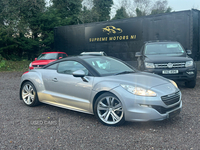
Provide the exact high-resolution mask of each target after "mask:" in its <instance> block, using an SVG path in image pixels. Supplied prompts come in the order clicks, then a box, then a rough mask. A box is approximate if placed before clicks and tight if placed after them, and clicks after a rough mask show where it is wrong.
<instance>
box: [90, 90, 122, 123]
mask: <svg viewBox="0 0 200 150" xmlns="http://www.w3.org/2000/svg"><path fill="white" fill-rule="evenodd" d="M94 114H95V116H96V117H97V118H98V120H99V121H100V122H101V123H102V124H104V125H108V126H118V125H121V124H123V123H124V122H125V119H124V112H123V106H122V103H121V101H120V100H119V99H118V98H117V97H116V96H115V95H114V94H112V93H108V92H107V93H104V94H102V95H100V96H99V97H98V98H97V100H96V102H95V106H94Z"/></svg>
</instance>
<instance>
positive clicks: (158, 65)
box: [155, 62, 185, 68]
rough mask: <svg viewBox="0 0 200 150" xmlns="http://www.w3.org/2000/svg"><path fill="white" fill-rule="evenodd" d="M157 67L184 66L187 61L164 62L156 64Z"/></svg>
mask: <svg viewBox="0 0 200 150" xmlns="http://www.w3.org/2000/svg"><path fill="white" fill-rule="evenodd" d="M155 67H156V68H184V67H185V63H184V62H182V63H163V64H155Z"/></svg>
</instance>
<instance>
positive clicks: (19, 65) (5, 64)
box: [0, 60, 31, 71]
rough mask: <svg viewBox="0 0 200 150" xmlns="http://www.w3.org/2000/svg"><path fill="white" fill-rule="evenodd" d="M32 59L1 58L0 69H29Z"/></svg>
mask: <svg viewBox="0 0 200 150" xmlns="http://www.w3.org/2000/svg"><path fill="white" fill-rule="evenodd" d="M30 62H31V61H28V60H23V61H11V60H1V61H0V71H28V67H29V64H30Z"/></svg>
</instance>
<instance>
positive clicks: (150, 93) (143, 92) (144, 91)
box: [121, 84, 157, 97]
mask: <svg viewBox="0 0 200 150" xmlns="http://www.w3.org/2000/svg"><path fill="white" fill-rule="evenodd" d="M121 87H123V88H124V89H125V90H127V91H128V92H130V93H132V94H134V95H138V96H149V97H153V96H156V95H157V94H156V93H155V92H154V91H151V90H147V89H144V88H141V87H135V86H132V85H126V84H121Z"/></svg>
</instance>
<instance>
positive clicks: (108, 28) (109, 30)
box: [102, 26, 123, 35]
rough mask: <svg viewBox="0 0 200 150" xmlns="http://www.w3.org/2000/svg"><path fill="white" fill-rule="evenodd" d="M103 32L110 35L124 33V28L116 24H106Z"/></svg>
mask: <svg viewBox="0 0 200 150" xmlns="http://www.w3.org/2000/svg"><path fill="white" fill-rule="evenodd" d="M102 29H103V32H106V33H107V34H108V35H109V34H112V33H113V34H116V33H122V32H123V30H122V29H120V28H116V27H114V26H106V27H105V28H102Z"/></svg>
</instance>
